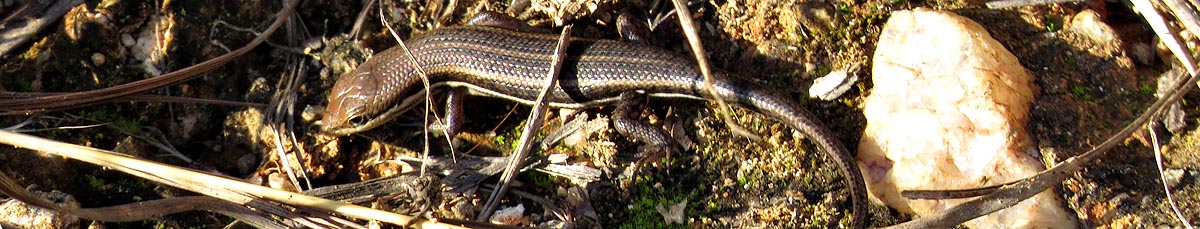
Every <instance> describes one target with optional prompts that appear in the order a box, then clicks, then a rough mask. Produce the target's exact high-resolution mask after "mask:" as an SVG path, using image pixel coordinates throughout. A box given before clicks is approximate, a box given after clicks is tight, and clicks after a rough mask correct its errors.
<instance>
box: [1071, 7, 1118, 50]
mask: <svg viewBox="0 0 1200 229" xmlns="http://www.w3.org/2000/svg"><path fill="white" fill-rule="evenodd" d="M1067 31H1070V32H1073V33H1076V34H1079V35H1083V36H1084V37H1087V38H1088V39H1091V40H1092V42H1094V43H1095V44H1106V43H1111V42H1113V41H1116V40H1118V39H1117V33H1116V32H1115V31H1114V30H1113V28H1112V27H1110V26H1108V24H1106V23H1104V19H1102V18H1100V15H1099V14H1096V11H1092V10H1084V11H1083V12H1079V13H1078V14H1075V16H1074V17H1072V18H1071V25H1070V27H1067Z"/></svg>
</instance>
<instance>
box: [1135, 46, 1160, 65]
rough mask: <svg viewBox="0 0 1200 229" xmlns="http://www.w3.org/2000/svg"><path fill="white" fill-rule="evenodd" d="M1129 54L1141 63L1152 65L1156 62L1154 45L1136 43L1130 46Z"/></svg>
mask: <svg viewBox="0 0 1200 229" xmlns="http://www.w3.org/2000/svg"><path fill="white" fill-rule="evenodd" d="M1129 54H1130V55H1129V56H1130V57H1133V60H1134V61H1137V62H1138V63H1139V64H1142V65H1150V64H1151V63H1154V58H1155V56H1154V47H1152V46H1150V45H1149V44H1146V43H1142V42H1137V43H1134V44H1133V45H1130V47H1129Z"/></svg>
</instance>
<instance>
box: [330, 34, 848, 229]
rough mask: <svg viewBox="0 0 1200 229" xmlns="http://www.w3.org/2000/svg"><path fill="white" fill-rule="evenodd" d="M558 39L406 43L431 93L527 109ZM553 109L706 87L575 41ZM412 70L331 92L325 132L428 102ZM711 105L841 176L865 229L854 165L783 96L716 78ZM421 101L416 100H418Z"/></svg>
mask: <svg viewBox="0 0 1200 229" xmlns="http://www.w3.org/2000/svg"><path fill="white" fill-rule="evenodd" d="M557 43H558V36H557V35H551V34H540V33H527V32H518V31H515V30H509V29H503V28H495V27H488V26H459V27H449V28H440V29H434V30H431V31H428V32H425V33H424V34H421V35H419V36H417V37H414V38H412V39H410V40H408V41H407V44H408V47H409V49H410V50H411V52H412V55H413V57H415V58H416V61H417V63H418V64H419V65H420V68H421V69H423V70H424V71H425V73H426V74H427V75H428V79H429V83H430V84H431V85H432V87H439V86H451V87H465V88H469V89H470V92H471V93H472V94H481V95H487V96H494V97H500V98H505V99H508V100H512V101H517V102H520V103H525V104H531V103H533V100H535V99H536V98H537V95H538V93H539V88H540V85H539V84H541V83H542V82H545V81H544V80H543V77H545V75H546V73H547V72H549V70H550V69H549V68H550V66H551V62H552V61H553V60H552V59H553V55H554V53H553V52H554V48H555V46H556V45H557ZM569 47H570V48H569V49H568V52H567V54H568V57H567V58H566V59H565V62H564V63H563V69H562V74H561V75H559V76H558V77H559V84H558V85H556V86H555V87H554V89H553V91H552V92H551V96H550V97H549V98H548V100H549V102H550V103H551V106H553V107H563V108H587V107H593V106H596V105H600V104H605V103H611V102H615V101H616V100H618V99H619V97H620V95H621V93H623V92H629V91H641V92H644V93H646V94H648V95H650V96H654V97H682V98H692V99H703V96H702V95H704V94H702V93H706V92H704V90H705V89H704V85H705V83H704V79H703V76H701V75H700V73H699V70H697V67H696V64H695V62H694V61H692V60H690V59H688V58H685V57H683V56H680V55H676V54H673V53H671V52H669V51H667V50H664V49H660V48H656V47H652V46H646V45H639V44H634V43H628V42H619V41H612V40H596V39H584V38H572V40H571V42H570V45H569ZM416 67H417V66H414V65H413V64H411V62H410V61H409V59H408V57H406V56H404V53H403V51H402V50H400V49H399V48H392V49H389V50H386V51H383V52H381V53H379V54H377V55H375V56H374V57H373V58H371V59H370V60H369V61H367V62H366V63H363V64H362V65H361V66H359V67H358V68H357V69H355V70H354V71H351V72H350V73H347V74H344V75H342V76H341V78H339V79H338V81H337V82H336V83H334V86H333V89H332V91H330V95H329V104H328V106H327V108H326V112H325V114H324V115H325V116H324V119H323V120H322V124H321V125H322V129H323V130H324V131H325V132H328V133H332V134H336V135H347V134H352V133H357V132H362V131H365V130H368V129H371V128H374V127H376V126H379V125H381V124H383V123H385V122H388V121H390V120H392V119H393V118H395V117H396V116H397V115H398V114H400V113H402V112H404V111H406V110H408V109H410V108H412V107H413V106H414V105H416V104H419V103H420V102H422V101H423V100H424V98H425V97H424V90H425V88H424V86H423V84H422V82H421V78H420V76H418V74H417V68H416ZM713 88H714V89H715V90H716V94H717V99H722V100H725V101H726V102H728V103H731V104H738V105H740V106H742V107H744V108H747V109H750V110H753V111H756V112H759V113H762V114H765V115H767V116H770V117H772V118H775V119H777V120H779V121H782V122H784V123H786V124H787V125H788V126H790V127H792V128H794V129H796V130H798V131H800V132H801V133H803V134H804V135H805V136H807V137H808V138H809V139H810V140H811V141H812V142H813V143H815V144H816V146H817V147H818V148H819V149H821V151H823V152H824V153H826V154H827V155H828V156H829V157H830V158H832V159H833V161H834V162H835V163H837V164H838V166H839V167H840V168H841V172H842V175H843V176H844V177H845V181H846V185H847V187H849V189H850V193H851V197H852V198H851V199H852V207H853V211H854V213H853V215H854V218H853V221H852V222H853V224H854V227H862V226H865V225H864V222H865V220H866V216H867V214H868V212H867V211H866V210H867V207H866V206H867V202H866V201H867V196H866V195H867V194H866V193H867V190H866V186H865V184H864V183H863V178H862V174H861V173H860V172H859V170H858V167H857V166H855V163H854V161H853V156H852V155H851V154H850V152H849V151H848V150H846V148H845V146H843V145H842V144H841V142H839V141H838V140H837V139H836V138H835V137H834V135H833V134H832V133H831V132H830V131H829V129H827V128H825V125H823V124H822V123H821V122H820V121H819V120H818V119H816V118H814V117H813V116H812V114H810V113H809V112H808V111H807V110H805V109H804V108H802V107H801V106H800V105H799V104H797V103H796V102H795V101H793V100H791V99H789V97H788V96H784V95H783V94H780V93H777V92H774V91H772V90H770V89H767V88H764V87H762V86H759V85H756V84H753V83H750V82H747V81H744V80H740V79H738V78H735V77H731V76H730V75H728V74H727V73H724V72H719V71H718V72H716V73H715V74H714V75H713ZM414 95H420V96H414Z"/></svg>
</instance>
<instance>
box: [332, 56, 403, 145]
mask: <svg viewBox="0 0 1200 229" xmlns="http://www.w3.org/2000/svg"><path fill="white" fill-rule="evenodd" d="M388 56H390V55H387V53H386V52H385V53H381V54H380V55H376V56H375V57H374V58H372V59H371V60H369V61H367V62H366V63H364V64H363V65H362V66H359V67H358V68H356V69H354V71H350V72H349V73H346V74H343V75H342V76H341V77H339V78H338V80H337V82H335V83H334V84H333V88H331V89H330V91H329V103H328V104H327V105H326V106H325V113H324V117H323V118H322V120H321V124H320V126H321V130H322V131H324V132H326V133H330V134H334V135H338V136H343V135H350V134H354V133H359V132H363V131H367V130H369V129H372V128H375V127H377V126H380V125H383V124H384V123H386V122H388V121H391V120H392V119H395V118H396V116H398V115H399V114H401V113H403V112H404V111H407V110H409V109H411V108H412V107H413V106H414V105H416V104H417V103H418V102H420V101H421V100H419V99H418V97H419V98H424V97H420V96H409V95H411V94H414V93H408V92H409V91H410V90H412V89H413V88H418V87H417V86H418V83H419V82H420V81H419V79H420V78H416V77H417V76H416V75H413V74H414V73H415V71H413V70H412V68H411V66H408V65H411V64H406V63H407V61H397V60H394V59H398V58H387V57H388ZM397 73H408V74H406V75H405V77H396V76H393V75H397ZM414 79H415V80H414Z"/></svg>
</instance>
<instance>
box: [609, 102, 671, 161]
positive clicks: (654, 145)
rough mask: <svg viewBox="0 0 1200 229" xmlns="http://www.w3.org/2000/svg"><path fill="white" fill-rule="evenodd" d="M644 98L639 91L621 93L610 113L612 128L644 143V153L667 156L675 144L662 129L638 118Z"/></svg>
mask: <svg viewBox="0 0 1200 229" xmlns="http://www.w3.org/2000/svg"><path fill="white" fill-rule="evenodd" d="M645 100H646V95H645V94H642V93H639V92H633V91H629V92H624V93H621V98H620V101H618V103H617V108H616V109H615V110H613V114H612V124H613V129H616V130H617V133H621V135H622V136H625V137H627V138H630V139H631V140H634V141H636V142H641V143H643V144H646V148H644V149H645V150H644V152H645V153H654V154H651V155H657V156H662V155H668V157H669V155H670V154H671V151H673V150H674V146H675V145H676V144H674V143H673V141H672V140H671V138H669V137H668V135H667V133H666V132H664V131H663V130H662V129H660V128H657V127H654V126H652V125H650V124H649V123H646V122H645V121H642V120H640V116H641V115H640V114H641V110H642V109H643V108H644V106H645V104H644V103H645Z"/></svg>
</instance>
